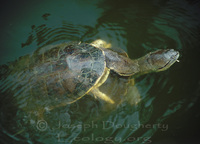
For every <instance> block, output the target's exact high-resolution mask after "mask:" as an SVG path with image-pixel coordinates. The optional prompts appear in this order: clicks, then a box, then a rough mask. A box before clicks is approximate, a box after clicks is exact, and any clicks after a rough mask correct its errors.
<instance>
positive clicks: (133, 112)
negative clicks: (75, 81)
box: [0, 0, 200, 144]
mask: <svg viewBox="0 0 200 144" xmlns="http://www.w3.org/2000/svg"><path fill="white" fill-rule="evenodd" d="M1 7H2V8H1V13H0V16H1V19H2V20H1V23H0V28H1V34H0V36H1V39H0V44H1V52H0V64H6V63H8V62H9V61H14V60H16V59H17V58H18V57H20V56H24V55H27V54H32V52H34V51H35V50H36V49H38V48H41V47H43V46H46V45H49V44H57V43H61V42H66V41H81V42H92V41H93V40H96V39H103V40H105V41H106V42H109V43H111V44H112V46H113V47H117V48H122V49H124V50H125V51H126V52H127V53H128V55H129V57H130V58H132V59H134V58H138V57H141V56H143V55H144V54H146V53H148V52H150V51H154V50H157V49H167V48H173V49H175V50H177V51H179V52H180V55H181V56H180V58H179V60H180V63H175V64H174V65H173V66H172V67H171V68H170V69H169V70H167V71H164V72H160V73H151V74H147V75H144V76H141V77H138V78H136V79H135V82H136V85H135V86H137V90H136V89H135V87H134V86H132V85H128V86H127V85H126V82H127V80H126V79H123V78H118V77H117V76H116V75H115V74H113V75H112V76H113V77H110V78H109V79H108V81H107V82H106V84H105V85H103V86H102V88H101V89H102V90H104V91H106V92H107V93H109V94H111V95H113V96H115V95H116V99H120V98H121V97H123V96H124V95H123V93H124V91H125V90H127V89H128V93H127V94H126V95H125V96H126V97H125V98H124V97H123V102H122V103H120V104H118V105H117V106H116V107H115V108H110V107H109V106H108V105H106V104H105V103H101V102H99V101H97V100H96V99H94V98H93V97H91V96H90V95H87V96H85V97H83V98H82V99H80V100H79V101H77V102H76V103H73V104H71V105H69V106H66V107H60V108H57V109H55V110H53V111H51V112H50V113H45V114H44V117H45V119H44V120H41V121H38V120H36V119H35V117H32V116H30V115H29V114H27V113H26V112H25V111H22V110H21V109H20V108H19V107H18V106H19V105H18V104H16V101H15V99H17V98H16V97H17V96H18V95H20V92H21V91H20V90H19V91H17V92H16V91H14V90H15V88H16V87H15V85H16V84H15V83H14V81H15V76H14V75H11V74H1V76H0V100H1V101H0V102H1V106H0V112H1V118H0V143H5V144H7V143H45V144H46V143H48V144H50V143H52V144H55V143H66V144H71V143H72V144H77V143H79V144H86V143H87V144H90V143H91V144H94V143H97V144H102V143H108V144H119V143H120V144H141V143H152V144H165V143H172V144H173V143H177V144H179V143H181V144H188V143H190V144H196V143H198V142H199V141H200V140H199V137H198V133H197V132H198V129H199V120H200V113H199V104H200V101H199V95H200V77H199V73H200V69H199V60H200V57H199V54H200V49H199V46H200V42H199V38H200V33H199V31H200V10H199V7H200V2H198V1H189V2H188V1H186V0H182V1H181V0H171V1H170V0H169V1H167V0H161V1H157V0H150V1H144V0H142V1H136V0H134V1H133V0H130V1H120V0H95V1H89V0H85V1H82V0H60V1H49V0H48V1H47V0H44V1H42V2H41V1H29V2H27V1H9V2H6V3H5V4H4V5H2V6H1ZM1 72H3V68H1ZM106 87H109V89H107V88H106ZM21 90H22V91H23V89H21ZM136 93H139V95H140V97H139V99H141V101H139V103H137V104H134V105H133V104H132V105H131V104H130V102H132V101H133V102H135V101H136V100H138V97H136V98H135V97H134V96H135V95H136ZM21 101H23V100H21Z"/></svg>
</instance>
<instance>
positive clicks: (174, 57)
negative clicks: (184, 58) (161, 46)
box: [159, 49, 179, 70]
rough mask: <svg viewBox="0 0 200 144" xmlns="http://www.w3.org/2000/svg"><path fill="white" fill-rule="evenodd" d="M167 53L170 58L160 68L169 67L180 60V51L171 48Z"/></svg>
mask: <svg viewBox="0 0 200 144" xmlns="http://www.w3.org/2000/svg"><path fill="white" fill-rule="evenodd" d="M166 55H167V56H166V58H167V59H169V60H168V62H167V63H166V64H165V65H164V66H163V67H161V68H159V69H160V70H162V69H166V68H169V67H170V66H171V65H173V64H174V63H175V62H179V60H178V58H179V52H178V51H175V50H174V49H170V50H167V51H166Z"/></svg>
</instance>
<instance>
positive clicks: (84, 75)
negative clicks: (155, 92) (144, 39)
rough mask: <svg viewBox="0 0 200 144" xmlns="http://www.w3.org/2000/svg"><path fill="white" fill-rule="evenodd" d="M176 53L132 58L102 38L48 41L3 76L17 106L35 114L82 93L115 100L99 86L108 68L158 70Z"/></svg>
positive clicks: (168, 51)
mask: <svg viewBox="0 0 200 144" xmlns="http://www.w3.org/2000/svg"><path fill="white" fill-rule="evenodd" d="M107 47H111V46H107ZM178 57H179V52H178V51H175V50H174V49H160V50H156V51H154V52H150V53H148V54H146V55H145V56H143V57H141V58H138V59H135V60H132V59H131V58H129V57H128V54H127V53H126V52H125V51H124V50H122V49H119V48H106V46H105V42H104V41H102V40H96V41H94V42H92V43H84V42H65V43H61V44H55V45H48V46H45V47H43V48H40V49H37V50H36V51H35V52H34V53H33V54H32V55H26V56H22V57H20V58H19V59H18V60H17V61H15V62H13V63H11V64H10V65H8V66H7V67H8V69H9V74H8V75H9V76H10V75H12V76H13V77H14V78H13V79H11V80H10V79H9V80H7V81H12V83H13V84H11V85H9V86H8V88H10V89H12V91H13V95H14V97H15V98H16V99H17V102H18V105H19V107H20V108H25V109H29V110H30V111H33V110H35V111H37V112H38V111H39V112H38V113H39V114H41V113H43V112H44V111H45V110H47V111H50V110H52V109H54V108H56V107H61V106H66V105H68V104H72V103H74V102H76V101H77V100H79V99H81V98H82V97H83V96H85V95H93V96H94V97H95V98H98V99H100V100H102V101H104V102H106V103H108V104H111V105H112V104H115V100H113V99H112V98H110V97H109V96H108V95H106V94H104V93H103V92H101V91H100V90H99V87H100V86H101V85H102V84H104V82H105V81H106V80H107V78H108V76H109V74H110V71H113V72H115V73H116V74H118V75H119V76H123V77H131V76H133V75H141V74H145V73H150V72H160V71H164V70H166V69H168V68H169V67H171V66H172V65H173V64H174V63H175V62H176V61H178ZM38 113H37V114H38ZM39 114H38V115H39Z"/></svg>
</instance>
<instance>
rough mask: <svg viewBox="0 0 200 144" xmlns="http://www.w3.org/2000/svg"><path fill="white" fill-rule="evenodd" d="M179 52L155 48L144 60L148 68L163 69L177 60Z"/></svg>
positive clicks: (157, 70) (153, 69) (156, 70)
mask: <svg viewBox="0 0 200 144" xmlns="http://www.w3.org/2000/svg"><path fill="white" fill-rule="evenodd" d="M178 57H179V52H178V51H175V50H173V49H167V50H157V51H155V52H151V53H149V54H148V55H147V57H146V61H147V64H148V67H149V69H151V70H152V71H155V72H159V71H164V70H166V69H168V68H169V67H170V66H172V65H173V64H174V63H175V62H176V61H177V62H178Z"/></svg>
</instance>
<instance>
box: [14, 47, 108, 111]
mask: <svg viewBox="0 0 200 144" xmlns="http://www.w3.org/2000/svg"><path fill="white" fill-rule="evenodd" d="M22 65H23V66H22ZM12 67H14V69H13V70H12V73H13V74H12V75H14V76H15V82H13V83H14V85H15V86H13V87H15V90H14V91H13V93H15V97H16V98H17V101H18V103H19V104H20V106H21V107H29V108H28V109H31V110H32V109H34V108H35V109H37V108H36V107H41V106H42V107H50V106H52V107H54V106H57V105H59V104H61V103H63V102H65V103H71V102H74V101H76V100H78V99H79V98H81V97H82V96H84V95H85V94H86V93H88V92H89V91H90V89H92V88H93V86H94V85H95V84H97V83H98V82H99V80H100V78H101V76H102V75H103V73H104V70H105V67H106V63H105V55H104V52H103V51H102V50H101V49H100V48H97V47H94V46H92V45H89V44H86V43H81V44H79V43H64V44H59V45H55V46H50V47H48V46H47V47H45V48H43V49H40V50H39V51H36V52H35V53H33V55H32V56H31V57H26V58H25V57H21V58H20V59H19V60H18V61H17V62H15V63H14V64H13V66H12Z"/></svg>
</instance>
